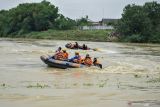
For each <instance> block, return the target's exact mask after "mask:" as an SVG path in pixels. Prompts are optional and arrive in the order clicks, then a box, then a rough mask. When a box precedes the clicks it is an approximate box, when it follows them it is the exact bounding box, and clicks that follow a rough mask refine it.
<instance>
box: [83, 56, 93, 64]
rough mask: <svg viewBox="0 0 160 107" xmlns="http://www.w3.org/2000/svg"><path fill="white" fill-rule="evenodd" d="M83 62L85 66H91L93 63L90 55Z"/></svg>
mask: <svg viewBox="0 0 160 107" xmlns="http://www.w3.org/2000/svg"><path fill="white" fill-rule="evenodd" d="M84 64H85V65H87V66H91V65H92V64H93V62H92V59H91V58H90V57H88V58H85V59H84Z"/></svg>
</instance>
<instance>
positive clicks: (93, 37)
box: [5, 30, 111, 41]
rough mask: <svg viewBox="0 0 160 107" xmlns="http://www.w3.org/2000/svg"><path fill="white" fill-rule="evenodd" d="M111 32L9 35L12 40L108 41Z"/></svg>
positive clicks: (79, 31)
mask: <svg viewBox="0 0 160 107" xmlns="http://www.w3.org/2000/svg"><path fill="white" fill-rule="evenodd" d="M110 32H111V31H110V30H48V31H41V32H31V33H27V34H23V35H7V36H5V37H12V38H27V39H28V38H33V39H55V40H79V41H107V36H108V35H109V33H110Z"/></svg>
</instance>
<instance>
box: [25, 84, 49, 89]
mask: <svg viewBox="0 0 160 107" xmlns="http://www.w3.org/2000/svg"><path fill="white" fill-rule="evenodd" d="M48 87H50V86H48V85H46V84H40V83H37V84H35V85H28V86H27V88H48Z"/></svg>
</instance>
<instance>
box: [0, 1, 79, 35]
mask: <svg viewBox="0 0 160 107" xmlns="http://www.w3.org/2000/svg"><path fill="white" fill-rule="evenodd" d="M58 11H59V10H58V7H55V6H54V5H53V4H51V3H50V2H48V1H45V0H44V1H42V2H40V3H24V4H20V5H18V6H17V7H15V8H12V9H10V10H1V11H0V36H7V35H21V34H24V33H29V32H32V31H45V30H48V29H56V30H68V29H73V28H74V27H75V26H77V22H76V20H72V19H70V18H68V17H65V16H63V15H62V14H59V12H58Z"/></svg>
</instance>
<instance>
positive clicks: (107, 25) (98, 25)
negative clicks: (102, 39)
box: [80, 19, 117, 30]
mask: <svg viewBox="0 0 160 107" xmlns="http://www.w3.org/2000/svg"><path fill="white" fill-rule="evenodd" d="M116 21H117V19H102V20H101V21H99V22H94V21H91V20H89V23H91V25H90V26H81V27H80V29H81V30H107V29H108V30H112V29H114V28H113V26H112V24H111V23H114V22H116Z"/></svg>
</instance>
